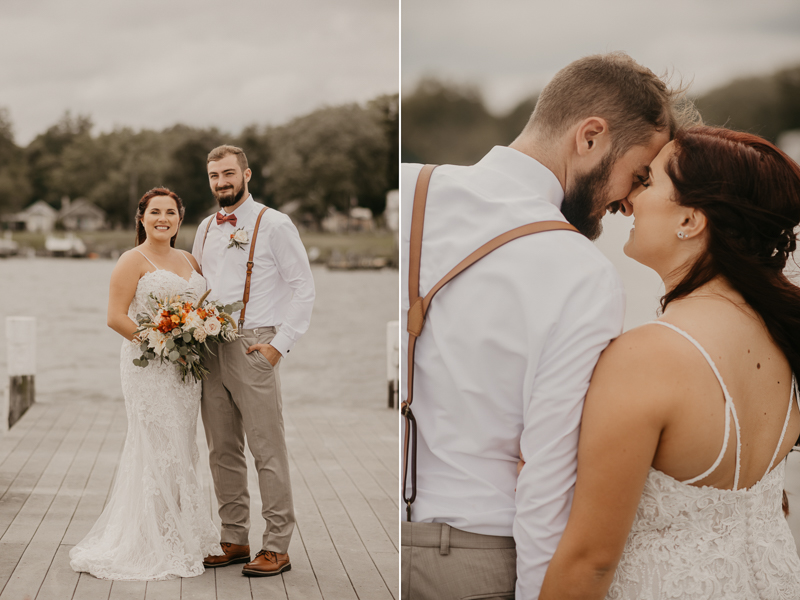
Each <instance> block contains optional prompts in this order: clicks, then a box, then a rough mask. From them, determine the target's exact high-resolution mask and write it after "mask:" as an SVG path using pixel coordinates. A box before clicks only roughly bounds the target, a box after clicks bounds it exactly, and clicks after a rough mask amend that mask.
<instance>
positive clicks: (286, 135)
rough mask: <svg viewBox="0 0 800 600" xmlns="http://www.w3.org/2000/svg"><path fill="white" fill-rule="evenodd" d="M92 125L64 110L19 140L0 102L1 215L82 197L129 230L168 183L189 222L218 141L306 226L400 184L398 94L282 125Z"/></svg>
mask: <svg viewBox="0 0 800 600" xmlns="http://www.w3.org/2000/svg"><path fill="white" fill-rule="evenodd" d="M92 126H93V125H92V120H91V118H90V117H89V116H85V115H72V114H70V113H66V114H64V116H63V117H62V118H61V119H60V120H59V121H58V122H57V123H56V124H54V125H52V126H51V127H49V128H48V129H47V130H46V131H44V132H43V133H40V134H39V135H37V136H36V137H35V138H34V139H33V140H32V141H31V142H30V143H29V144H28V145H27V146H26V147H20V146H17V145H16V144H15V142H14V136H13V124H12V122H11V119H10V117H9V113H8V111H7V110H5V109H0V214H3V213H12V212H17V211H19V210H21V209H22V208H24V207H25V206H28V205H29V204H31V203H32V202H35V201H37V200H44V201H45V202H48V203H49V204H51V205H52V206H53V207H54V208H60V202H61V199H62V198H63V197H64V196H67V197H69V198H72V199H75V198H79V197H81V198H86V199H88V200H90V201H92V202H94V203H95V204H97V205H98V206H100V207H101V208H103V209H104V210H105V211H106V213H107V215H108V220H109V223H110V224H111V225H113V226H122V227H128V226H131V225H132V224H133V216H134V213H135V211H136V204H137V202H138V200H139V198H140V197H141V196H142V195H143V194H144V193H145V192H146V191H147V190H149V189H151V188H154V187H158V186H166V187H168V188H170V189H171V190H173V191H175V192H176V193H177V194H178V195H179V196H180V197H181V198H182V199H183V201H184V205H185V207H186V217H185V220H186V222H188V223H196V222H198V221H199V220H200V219H201V218H202V216H203V215H205V214H207V212H208V210H210V209H211V208H212V207H213V206H214V200H213V197H212V196H211V192H210V190H209V187H208V176H207V173H206V157H207V155H208V152H209V151H210V150H211V149H212V148H214V147H216V146H219V145H221V144H233V145H236V146H240V147H241V148H243V149H244V151H245V153H246V154H247V158H248V161H249V163H250V168H251V170H252V171H253V176H252V179H251V181H250V184H249V188H250V191H251V193H252V194H253V196H254V197H255V198H256V199H257V200H259V201H261V202H264V203H265V204H267V205H268V206H271V207H275V208H277V207H280V206H281V205H284V204H286V203H287V202H291V201H297V204H298V211H299V214H298V216H299V217H300V218H301V219H302V220H304V221H305V222H307V223H309V224H310V225H311V226H314V225H316V226H319V225H320V223H321V221H322V219H323V218H324V217H325V216H326V215H327V214H328V211H329V210H330V209H335V210H338V211H342V212H346V211H347V210H349V209H350V208H351V207H352V206H354V205H357V206H363V207H366V208H369V209H371V210H372V212H373V214H375V215H380V214H381V213H383V211H384V209H385V205H386V192H387V191H388V190H391V189H395V188H397V185H398V147H399V140H398V134H399V129H398V96H397V95H393V96H392V95H387V96H379V97H378V98H375V99H374V100H372V101H370V102H368V103H367V104H366V105H363V106H362V105H358V104H346V105H341V106H334V107H326V108H321V109H319V110H316V111H314V112H312V113H310V114H308V115H304V116H302V117H298V118H296V119H293V120H292V121H290V122H288V123H286V124H284V125H281V126H259V125H252V126H249V127H247V128H245V129H244V130H243V131H242V132H241V133H240V134H239V135H228V134H226V133H224V132H222V131H220V130H219V129H217V128H213V127H212V128H197V127H189V126H186V125H175V126H173V127H169V128H167V129H164V130H162V131H154V130H148V129H144V130H140V131H134V130H133V129H130V128H119V129H115V130H113V131H111V132H108V133H100V134H97V135H93V134H92Z"/></svg>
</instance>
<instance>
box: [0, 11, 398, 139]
mask: <svg viewBox="0 0 800 600" xmlns="http://www.w3.org/2000/svg"><path fill="white" fill-rule="evenodd" d="M0 54H2V56H4V57H13V59H6V60H4V61H2V63H0V80H2V81H3V87H2V92H0V106H6V107H8V108H9V109H10V111H11V117H12V120H13V122H14V125H15V132H16V138H17V141H18V143H22V144H26V143H27V142H28V141H30V139H31V138H32V137H33V136H35V135H36V134H37V133H39V132H41V131H43V130H44V129H45V128H46V127H48V126H50V125H51V124H53V123H54V122H55V121H56V120H58V118H59V117H60V116H61V114H63V112H64V111H65V110H67V109H69V110H71V111H72V112H73V113H81V114H89V115H90V116H91V117H92V119H93V120H94V122H95V124H96V129H97V130H109V129H111V128H113V127H114V126H130V127H134V128H143V127H146V128H156V129H158V128H162V127H167V126H170V125H173V124H175V123H176V122H182V123H186V124H189V125H198V126H208V125H214V126H217V127H219V128H220V129H222V130H224V131H230V132H236V131H238V130H239V129H241V128H242V127H243V126H245V125H247V124H250V123H259V124H277V123H281V122H285V121H286V120H288V119H290V118H292V117H294V116H299V115H301V114H303V113H305V112H308V111H310V110H313V109H314V108H317V107H319V106H322V105H326V104H340V103H345V102H363V101H366V100H368V99H370V98H373V97H375V96H377V95H379V94H384V93H396V92H397V91H398V87H399V84H398V80H399V76H398V7H397V2H396V1H390V0H375V1H371V2H368V1H366V0H337V2H326V1H325V0H297V1H294V2H283V1H280V2H279V1H277V0H270V1H264V0H233V1H230V2H227V3H222V2H211V1H209V0H171V1H170V2H163V1H155V0H140V1H138V2H136V3H132V2H131V3H113V2H107V1H104V0H72V1H71V2H60V1H58V0H33V1H29V2H24V1H21V0H4V2H3V3H2V4H0Z"/></svg>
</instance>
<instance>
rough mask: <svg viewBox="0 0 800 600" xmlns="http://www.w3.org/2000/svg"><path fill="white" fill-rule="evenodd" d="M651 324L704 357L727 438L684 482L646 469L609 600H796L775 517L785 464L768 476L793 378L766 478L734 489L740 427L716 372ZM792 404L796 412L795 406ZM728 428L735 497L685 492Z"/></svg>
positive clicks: (798, 573)
mask: <svg viewBox="0 0 800 600" xmlns="http://www.w3.org/2000/svg"><path fill="white" fill-rule="evenodd" d="M654 323H658V324H660V325H665V326H667V327H669V328H670V329H673V330H675V331H676V332H678V333H680V334H681V335H683V336H684V337H685V338H686V339H688V340H689V341H690V342H692V343H693V344H694V345H695V346H696V347H697V348H698V349H699V350H700V352H701V353H702V354H703V356H705V358H706V360H707V361H708V363H709V365H710V366H711V368H712V370H713V371H714V374H715V375H716V376H717V379H718V380H719V383H720V385H721V386H722V391H723V394H724V396H725V431H726V434H725V437H724V442H723V447H722V451H721V452H720V454H719V457H718V458H717V460H716V461H715V462H714V464H713V465H711V468H709V469H708V470H707V471H706V472H705V473H703V474H702V475H699V476H697V477H695V478H693V479H691V480H689V481H683V482H681V481H677V480H676V479H673V478H672V477H670V476H669V475H667V474H665V473H662V472H661V471H658V470H656V469H653V468H651V469H650V472H649V474H648V476H647V481H646V483H645V487H644V493H643V494H642V499H641V501H640V503H639V508H638V510H637V512H636V517H635V519H634V522H633V527H632V528H631V532H630V535H629V536H628V540H627V543H626V545H625V550H624V552H623V554H622V558H621V560H620V563H619V566H618V567H617V571H616V574H615V575H614V581H613V582H612V584H611V587H610V588H609V591H608V595H607V597H606V598H607V600H661V599H667V598H680V599H681V600H700V599H703V600H706V599H712V598H713V599H717V598H719V599H725V600H756V599H758V600H798V599H800V558H798V555H797V548H796V547H795V542H794V539H793V538H792V533H791V531H790V530H789V526H788V524H787V522H786V518H785V517H784V515H783V511H782V509H781V502H782V493H783V483H784V470H785V464H786V463H785V461H783V462H781V464H779V465H778V466H777V467H776V468H775V469H772V466H773V464H774V463H775V459H776V457H777V455H778V450H779V449H780V447H781V444H782V442H783V438H784V435H785V433H786V427H787V425H788V422H789V415H790V414H791V409H792V405H793V397H792V394H794V395H795V397H796V393H795V392H796V389H797V388H796V382H795V379H794V377H792V394H790V396H789V407H788V410H787V413H786V420H785V422H784V426H783V432H782V433H781V436H780V441H779V442H778V447H777V448H776V449H775V453H774V454H773V457H772V462H771V463H770V465H769V467H768V468H767V472H766V475H765V476H764V477H763V478H762V479H761V480H760V481H759V482H758V483H756V484H755V485H753V486H752V487H750V488H748V489H738V484H739V465H740V458H741V440H740V436H739V421H738V418H737V416H736V409H735V407H734V405H733V400H732V399H731V396H730V394H729V393H728V390H727V388H726V387H725V383H724V382H723V381H722V377H721V376H720V374H719V371H718V370H717V368H716V366H715V365H714V362H713V361H712V360H711V357H710V356H709V355H708V353H707V352H706V351H705V350H704V349H703V348H702V347H701V346H700V344H698V343H697V341H695V340H694V339H693V338H692V337H691V336H689V334H687V333H686V332H684V331H682V330H680V329H678V328H677V327H674V326H673V325H671V324H669V323H664V322H661V321H654ZM797 402H798V406H800V398H798V399H797ZM731 420H733V423H734V429H735V432H736V471H735V475H734V484H733V489H731V490H722V489H717V488H712V487H708V486H702V487H699V486H693V485H689V484H691V483H694V482H696V481H700V480H702V479H704V478H705V477H707V476H708V475H709V474H710V473H711V472H712V471H714V470H715V469H716V468H717V466H718V465H719V464H720V461H721V460H722V457H723V455H724V454H725V449H726V447H727V444H728V438H729V434H728V432H729V431H730V422H731ZM771 469H772V470H771Z"/></svg>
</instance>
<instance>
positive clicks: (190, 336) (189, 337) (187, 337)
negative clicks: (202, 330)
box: [183, 331, 192, 342]
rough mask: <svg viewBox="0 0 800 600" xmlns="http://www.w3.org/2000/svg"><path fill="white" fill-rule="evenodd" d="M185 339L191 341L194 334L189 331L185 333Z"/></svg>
mask: <svg viewBox="0 0 800 600" xmlns="http://www.w3.org/2000/svg"><path fill="white" fill-rule="evenodd" d="M183 341H184V342H191V341H192V334H191V333H189V332H188V331H187V332H185V333H184V334H183Z"/></svg>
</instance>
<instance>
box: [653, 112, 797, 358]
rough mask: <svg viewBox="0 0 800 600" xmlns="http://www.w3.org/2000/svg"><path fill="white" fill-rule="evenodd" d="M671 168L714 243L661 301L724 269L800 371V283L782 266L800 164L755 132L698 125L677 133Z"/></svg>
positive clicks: (678, 193)
mask: <svg viewBox="0 0 800 600" xmlns="http://www.w3.org/2000/svg"><path fill="white" fill-rule="evenodd" d="M666 171H667V174H668V175H669V178H670V179H671V180H672V184H673V185H674V186H675V197H674V198H673V199H674V200H675V202H677V203H678V204H680V205H682V206H690V207H693V208H696V209H698V210H700V211H702V213H703V214H704V215H705V216H706V220H707V231H708V248H707V250H706V252H705V253H703V254H702V255H701V256H700V257H699V258H698V259H697V261H696V262H695V263H694V264H693V265H691V267H690V268H689V270H688V272H687V273H686V274H685V275H684V277H683V278H682V279H681V281H680V282H679V283H678V285H677V286H675V288H673V289H672V290H670V291H669V292H668V293H667V294H666V295H665V296H664V297H663V298H662V299H661V306H662V309H664V308H666V307H667V305H668V304H669V303H670V302H672V301H673V300H677V299H679V298H683V297H685V296H687V295H688V294H690V293H691V292H693V291H694V290H696V289H697V288H699V287H700V286H702V285H704V284H705V283H708V282H709V281H711V280H712V279H714V278H715V277H718V276H722V277H724V278H725V279H726V280H727V281H728V282H729V283H730V284H731V285H732V286H733V288H734V289H736V291H738V292H739V293H740V294H741V295H742V297H743V298H744V299H745V301H746V302H747V303H748V304H749V305H750V306H751V307H752V308H753V310H755V311H756V312H757V313H758V314H759V315H760V316H761V318H762V319H763V321H764V324H765V325H766V327H767V330H768V331H769V333H770V335H771V336H772V338H773V339H774V340H775V343H776V344H777V345H778V346H779V347H780V349H781V350H782V351H783V353H784V354H785V355H786V359H787V360H788V361H789V364H790V365H791V367H792V371H793V372H794V373H800V288H798V287H797V286H796V285H794V284H793V283H792V282H791V281H789V279H788V278H787V277H786V276H785V275H784V273H783V269H784V267H785V266H786V262H787V260H788V259H789V257H790V256H791V255H792V253H793V252H794V251H795V249H796V247H797V237H796V236H795V233H794V230H795V228H796V227H797V226H798V224H800V166H798V165H797V163H796V162H794V161H793V160H792V159H791V158H789V157H788V156H787V155H786V154H785V153H784V152H782V151H781V150H780V149H778V148H777V147H775V146H774V145H773V144H771V143H769V142H768V141H767V140H765V139H763V138H760V137H758V136H756V135H752V134H749V133H741V132H738V131H731V130H729V129H721V128H715V127H692V128H690V129H688V130H685V131H681V132H679V133H678V134H677V135H676V136H675V152H674V153H673V155H672V156H671V157H670V159H669V161H668V163H667V166H666Z"/></svg>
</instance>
